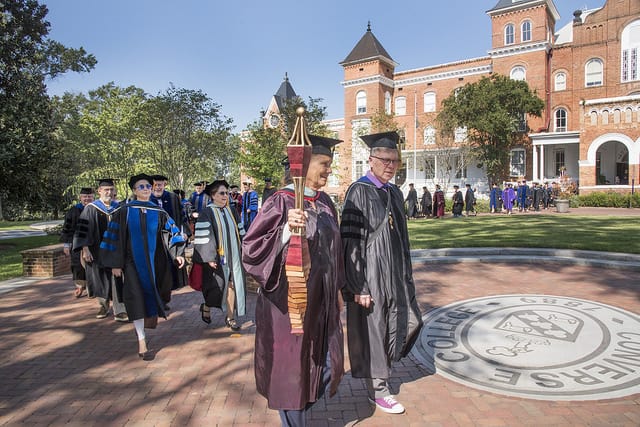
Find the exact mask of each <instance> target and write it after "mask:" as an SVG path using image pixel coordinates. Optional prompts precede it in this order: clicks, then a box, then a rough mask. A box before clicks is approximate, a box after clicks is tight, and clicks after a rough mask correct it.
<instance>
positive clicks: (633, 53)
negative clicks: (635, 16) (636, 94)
mask: <svg viewBox="0 0 640 427" xmlns="http://www.w3.org/2000/svg"><path fill="white" fill-rule="evenodd" d="M620 46H621V48H622V52H621V58H622V66H621V67H620V69H621V70H622V81H623V82H632V81H634V80H640V71H639V70H638V63H639V62H640V61H638V54H639V53H640V19H639V20H637V21H633V22H632V23H631V24H629V25H627V26H626V27H625V28H624V30H622V36H621V40H620Z"/></svg>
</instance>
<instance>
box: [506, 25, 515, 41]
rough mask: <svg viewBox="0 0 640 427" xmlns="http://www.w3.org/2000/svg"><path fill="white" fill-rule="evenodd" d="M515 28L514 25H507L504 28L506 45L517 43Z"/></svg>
mask: <svg viewBox="0 0 640 427" xmlns="http://www.w3.org/2000/svg"><path fill="white" fill-rule="evenodd" d="M514 33H515V28H514V26H513V24H507V25H506V26H505V27H504V44H505V45H507V44H513V43H515V39H514Z"/></svg>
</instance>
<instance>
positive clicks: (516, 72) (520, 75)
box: [509, 65, 527, 82]
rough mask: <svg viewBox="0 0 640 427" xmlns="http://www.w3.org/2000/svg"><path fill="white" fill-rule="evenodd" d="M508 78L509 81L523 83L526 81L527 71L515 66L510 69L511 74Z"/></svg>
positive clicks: (520, 66)
mask: <svg viewBox="0 0 640 427" xmlns="http://www.w3.org/2000/svg"><path fill="white" fill-rule="evenodd" d="M509 78H510V79H511V80H518V81H523V82H524V81H527V69H526V68H524V67H523V66H522V65H516V66H515V67H513V68H512V69H511V72H510V73H509Z"/></svg>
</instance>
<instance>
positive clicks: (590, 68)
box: [584, 59, 603, 87]
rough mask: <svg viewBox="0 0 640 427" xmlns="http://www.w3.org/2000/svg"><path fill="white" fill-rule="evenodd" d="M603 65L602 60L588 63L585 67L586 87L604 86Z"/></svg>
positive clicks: (593, 60) (592, 60)
mask: <svg viewBox="0 0 640 427" xmlns="http://www.w3.org/2000/svg"><path fill="white" fill-rule="evenodd" d="M602 75H603V65H602V61H601V60H600V59H591V60H589V61H587V65H585V67H584V81H585V86H587V87H591V86H602V80H603V76H602Z"/></svg>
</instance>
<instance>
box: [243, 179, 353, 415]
mask: <svg viewBox="0 0 640 427" xmlns="http://www.w3.org/2000/svg"><path fill="white" fill-rule="evenodd" d="M312 198H313V199H315V205H316V209H315V210H314V209H313V208H312V206H311V202H310V201H309V199H306V200H305V203H304V209H305V212H307V214H308V215H309V218H308V220H307V226H306V236H307V241H308V243H309V253H310V254H311V269H310V272H309V280H308V282H307V301H308V305H307V311H306V314H305V317H304V323H303V328H304V333H303V334H302V335H297V334H296V335H294V334H291V325H290V321H289V315H288V314H287V290H288V286H287V278H286V275H285V261H286V258H287V250H288V243H287V244H283V243H282V233H283V230H284V228H285V226H286V223H287V211H288V210H289V209H293V207H294V196H293V192H292V191H290V190H281V191H278V192H276V193H275V194H274V195H273V196H271V197H269V199H268V200H267V202H266V203H265V204H264V205H263V207H262V209H261V211H260V213H258V215H257V217H256V218H255V221H254V222H253V223H252V225H251V229H250V230H249V231H248V232H247V234H246V235H245V237H244V240H243V242H242V260H243V264H244V267H245V270H246V271H247V273H248V274H250V275H251V276H253V277H254V278H255V280H256V281H257V282H258V284H259V285H260V290H259V293H258V300H257V303H256V343H255V363H254V364H255V377H256V388H257V390H258V392H259V393H260V394H261V395H263V396H265V397H266V398H267V400H268V405H269V408H272V409H289V410H299V409H302V408H304V407H305V405H306V404H307V403H309V402H315V401H316V400H317V399H318V395H319V394H320V393H321V392H322V390H324V388H325V386H326V384H323V383H322V370H323V367H324V366H325V360H326V359H327V352H329V355H330V357H329V359H330V372H331V378H330V380H329V386H330V387H329V394H330V395H333V394H334V393H335V392H336V391H337V388H338V384H339V383H340V380H341V378H342V376H343V375H344V361H343V358H344V349H343V346H344V344H343V333H342V323H341V321H340V295H339V292H340V288H341V287H342V286H343V283H344V270H343V261H342V247H341V244H340V232H339V229H338V220H337V213H336V210H335V207H334V205H333V202H332V201H331V198H330V197H329V196H328V195H327V194H325V193H323V192H316V193H315V195H314V197H312Z"/></svg>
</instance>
